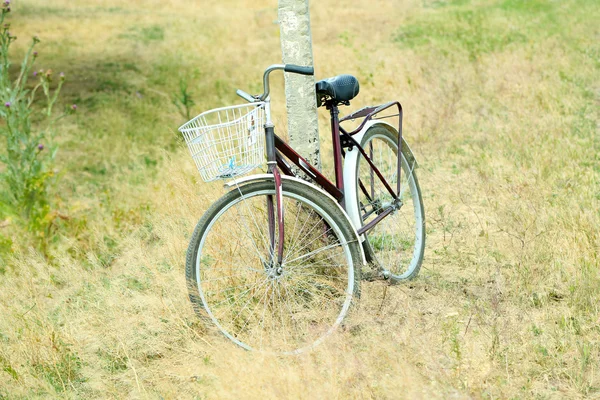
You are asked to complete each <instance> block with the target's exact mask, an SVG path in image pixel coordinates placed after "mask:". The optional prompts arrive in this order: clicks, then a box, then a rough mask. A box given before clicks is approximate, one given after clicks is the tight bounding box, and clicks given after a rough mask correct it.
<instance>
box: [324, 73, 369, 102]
mask: <svg viewBox="0 0 600 400" xmlns="http://www.w3.org/2000/svg"><path fill="white" fill-rule="evenodd" d="M359 89H360V88H359V85H358V79H356V78H355V77H353V76H352V75H338V76H334V77H333V78H327V79H323V80H321V81H319V82H317V83H316V91H317V107H320V106H321V104H322V100H323V98H324V97H329V98H331V99H332V100H333V101H334V102H335V103H344V102H348V101H350V100H352V99H353V98H355V97H356V95H357V94H358V91H359Z"/></svg>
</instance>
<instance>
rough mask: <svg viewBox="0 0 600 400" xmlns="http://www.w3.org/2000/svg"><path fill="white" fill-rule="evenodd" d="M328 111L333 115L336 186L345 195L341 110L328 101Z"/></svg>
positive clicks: (332, 129) (334, 103)
mask: <svg viewBox="0 0 600 400" xmlns="http://www.w3.org/2000/svg"><path fill="white" fill-rule="evenodd" d="M325 105H326V107H327V109H328V110H329V114H330V115H331V141H332V143H333V164H334V166H335V185H336V186H337V188H338V189H339V190H340V192H342V193H344V175H343V165H342V145H341V141H340V119H339V113H340V111H339V109H338V106H337V103H336V102H334V101H332V100H328V101H327V102H326V103H325ZM340 204H341V205H342V207H345V205H344V198H343V197H342V199H341V200H340Z"/></svg>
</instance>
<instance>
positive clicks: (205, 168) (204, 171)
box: [179, 102, 265, 182]
mask: <svg viewBox="0 0 600 400" xmlns="http://www.w3.org/2000/svg"><path fill="white" fill-rule="evenodd" d="M264 125H265V103H264V102H260V103H251V104H242V105H239V106H230V107H222V108H216V109H214V110H210V111H206V112H203V113H202V114H200V115H198V116H197V117H196V118H194V119H192V120H191V121H189V122H187V123H185V124H184V125H182V126H181V127H179V132H181V133H182V134H183V137H184V138H185V141H186V143H187V145H188V148H189V149H190V153H191V154H192V158H193V159H194V162H195V163H196V167H197V168H198V171H199V172H200V176H202V179H203V180H204V181H205V182H210V181H214V180H215V179H228V178H233V177H236V176H239V175H243V174H246V173H248V172H250V171H252V170H253V169H255V168H257V167H260V166H262V165H264V163H265V157H264V151H265V150H264V149H265V146H264V142H263V137H264Z"/></svg>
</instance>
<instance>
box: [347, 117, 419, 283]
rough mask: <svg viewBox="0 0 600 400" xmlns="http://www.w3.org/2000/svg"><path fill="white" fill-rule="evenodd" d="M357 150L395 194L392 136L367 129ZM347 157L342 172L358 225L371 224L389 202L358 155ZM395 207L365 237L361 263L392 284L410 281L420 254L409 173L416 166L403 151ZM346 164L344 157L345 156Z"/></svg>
mask: <svg viewBox="0 0 600 400" xmlns="http://www.w3.org/2000/svg"><path fill="white" fill-rule="evenodd" d="M360 145H361V147H362V148H363V149H364V150H365V152H366V154H367V155H368V156H369V158H370V159H371V160H372V161H373V164H374V165H375V166H376V167H377V169H378V170H379V171H380V172H381V174H382V175H383V177H384V178H385V179H386V180H387V182H388V183H389V185H390V186H391V188H392V189H393V190H394V191H395V190H396V187H397V181H398V167H397V163H398V134H397V132H396V131H395V130H394V131H392V130H390V129H388V128H387V127H384V126H377V125H375V126H373V127H371V128H369V130H368V131H367V132H366V133H365V134H364V136H363V137H362V139H361V142H360ZM354 151H356V152H357V155H356V154H354V157H351V160H352V161H351V163H353V164H352V165H349V166H348V169H347V170H346V169H345V171H348V172H350V173H354V174H353V179H354V182H353V183H355V187H356V200H355V203H354V204H347V205H349V206H353V207H356V208H357V210H356V211H355V215H356V214H357V219H358V222H359V223H360V226H365V225H367V224H368V223H369V222H371V221H373V220H374V219H375V218H377V216H379V215H380V214H381V213H382V212H384V211H385V210H386V209H387V208H389V207H390V205H392V204H393V202H394V201H393V200H394V199H393V197H392V196H391V195H390V193H389V192H388V190H387V189H386V188H385V186H384V185H383V183H382V182H381V181H380V180H379V179H378V177H377V176H376V174H375V173H374V172H373V169H372V168H371V166H370V165H369V163H368V162H367V160H366V159H365V158H364V156H363V155H362V154H361V153H360V152H358V150H357V149H354ZM400 157H401V173H400V177H401V178H400V187H401V189H400V190H401V193H400V196H399V199H400V202H399V204H398V205H397V206H398V207H399V208H398V209H397V210H395V211H394V212H393V213H392V214H390V215H388V216H387V217H385V218H384V219H383V220H381V222H379V223H378V224H377V225H375V227H374V228H372V229H371V230H369V231H367V232H366V233H365V238H366V240H365V241H364V242H363V247H364V249H365V255H366V256H367V260H368V261H370V262H371V263H372V264H375V265H376V266H377V267H378V268H379V269H380V270H383V271H386V273H389V274H390V275H389V277H390V278H391V279H392V280H395V281H398V280H406V279H413V278H414V277H416V276H417V274H418V273H419V269H420V268H421V264H422V262H423V253H424V250H425V212H424V209H423V199H422V197H421V189H420V187H419V181H418V179H417V174H416V171H415V165H416V163H415V162H414V160H412V157H410V156H409V152H408V151H407V150H404V149H403V151H402V152H401V154H400ZM346 160H347V161H348V160H349V158H348V157H347V159H346ZM353 200H354V199H353Z"/></svg>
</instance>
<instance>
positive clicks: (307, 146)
mask: <svg viewBox="0 0 600 400" xmlns="http://www.w3.org/2000/svg"><path fill="white" fill-rule="evenodd" d="M279 29H280V32H281V52H282V54H283V62H284V63H285V64H296V65H301V66H310V65H313V54H312V37H311V33H310V13H309V8H308V0H279ZM285 97H286V105H287V115H288V132H289V135H290V144H291V145H292V147H293V148H294V149H296V151H297V152H298V153H300V154H301V155H302V156H303V157H305V158H306V159H307V160H308V161H309V162H310V163H311V164H313V165H314V166H315V167H317V168H319V169H321V157H320V154H319V124H318V119H317V101H316V93H315V78H314V76H304V75H298V74H290V73H285Z"/></svg>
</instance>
